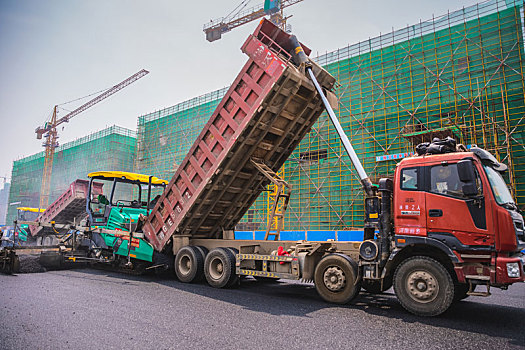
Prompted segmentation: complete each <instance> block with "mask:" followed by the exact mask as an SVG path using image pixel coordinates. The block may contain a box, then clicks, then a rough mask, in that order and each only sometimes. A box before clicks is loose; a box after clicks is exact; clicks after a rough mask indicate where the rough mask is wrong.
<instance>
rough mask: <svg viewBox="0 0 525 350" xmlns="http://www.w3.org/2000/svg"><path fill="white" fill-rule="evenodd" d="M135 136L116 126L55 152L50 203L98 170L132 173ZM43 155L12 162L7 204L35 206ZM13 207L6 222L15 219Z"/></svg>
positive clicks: (66, 144) (63, 146)
mask: <svg viewBox="0 0 525 350" xmlns="http://www.w3.org/2000/svg"><path fill="white" fill-rule="evenodd" d="M135 144H136V134H135V132H134V131H132V130H129V129H125V128H122V127H119V126H111V127H109V128H106V129H103V130H100V131H98V132H95V133H92V134H90V135H87V136H85V137H82V138H79V139H76V140H74V141H71V142H68V143H65V144H63V145H61V146H59V147H58V148H57V149H56V150H55V158H54V162H53V172H52V176H51V192H50V203H52V202H53V201H54V200H55V199H57V198H58V197H59V196H60V195H61V194H62V193H63V192H64V191H65V190H66V189H67V186H69V184H70V183H71V182H73V181H74V180H76V179H87V174H88V173H90V172H92V171H97V170H122V171H132V170H133V162H134V159H135ZM43 167H44V152H39V153H37V154H34V155H31V156H29V157H25V158H22V159H19V160H15V161H14V162H13V172H12V177H11V178H12V183H11V188H10V191H9V202H10V203H13V202H21V204H20V205H18V206H25V207H38V204H39V198H40V188H41V184H42V172H43ZM16 207H17V206H10V207H9V211H8V216H7V223H12V222H13V220H14V219H15V218H16Z"/></svg>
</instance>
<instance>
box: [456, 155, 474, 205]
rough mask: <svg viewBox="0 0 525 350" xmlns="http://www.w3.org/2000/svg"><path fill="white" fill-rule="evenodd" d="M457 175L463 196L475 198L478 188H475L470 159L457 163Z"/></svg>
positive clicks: (472, 166) (472, 164) (472, 165)
mask: <svg viewBox="0 0 525 350" xmlns="http://www.w3.org/2000/svg"><path fill="white" fill-rule="evenodd" d="M458 175H459V179H460V180H461V182H464V183H465V184H464V185H463V187H462V191H463V194H464V195H465V196H467V197H472V196H477V195H478V193H479V192H478V187H477V186H476V171H475V168H474V163H473V162H472V160H471V159H463V160H460V161H459V162H458Z"/></svg>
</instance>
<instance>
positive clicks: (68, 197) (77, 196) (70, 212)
mask: <svg viewBox="0 0 525 350" xmlns="http://www.w3.org/2000/svg"><path fill="white" fill-rule="evenodd" d="M89 186H90V184H89V181H87V180H80V179H77V180H75V181H73V182H72V183H71V184H70V185H69V186H68V188H67V189H66V190H65V191H64V193H62V194H61V195H60V197H58V198H57V199H56V200H55V201H54V202H53V203H52V204H51V205H50V206H49V207H47V208H46V210H45V211H44V212H43V213H42V214H40V215H39V216H38V218H37V219H36V222H38V223H49V222H57V223H61V224H80V221H81V220H82V219H84V218H85V217H86V216H87V214H86V199H87V196H88V192H89ZM91 191H92V194H93V195H94V196H97V195H99V194H102V184H100V183H94V184H93V185H92V188H91ZM29 228H30V230H31V236H33V237H34V236H43V235H45V234H53V229H52V228H51V227H45V226H29ZM44 243H45V242H44ZM51 244H52V242H49V245H51ZM44 245H45V244H44Z"/></svg>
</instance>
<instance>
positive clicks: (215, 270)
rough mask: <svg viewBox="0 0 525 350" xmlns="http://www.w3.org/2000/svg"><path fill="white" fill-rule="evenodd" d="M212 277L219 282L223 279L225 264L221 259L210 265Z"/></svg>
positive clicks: (214, 260)
mask: <svg viewBox="0 0 525 350" xmlns="http://www.w3.org/2000/svg"><path fill="white" fill-rule="evenodd" d="M209 273H210V276H211V277H212V278H213V279H215V280H218V279H220V278H221V277H222V275H223V273H224V263H223V262H222V260H221V259H220V258H215V259H213V260H212V261H211V263H210V270H209Z"/></svg>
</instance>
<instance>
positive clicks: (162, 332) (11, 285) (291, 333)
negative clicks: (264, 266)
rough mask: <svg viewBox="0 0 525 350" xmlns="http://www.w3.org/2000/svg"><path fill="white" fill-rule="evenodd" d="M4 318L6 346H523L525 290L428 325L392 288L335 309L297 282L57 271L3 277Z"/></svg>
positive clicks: (458, 309)
mask: <svg viewBox="0 0 525 350" xmlns="http://www.w3.org/2000/svg"><path fill="white" fill-rule="evenodd" d="M0 321H1V326H0V348H2V349H72V348H75V349H123V348H126V349H170V348H173V349H265V350H267V349H389V350H390V349H476V350H479V349H498V350H500V349H511V348H521V349H523V348H525V284H519V285H514V286H511V287H510V288H509V290H508V291H506V292H504V291H500V290H494V291H493V295H492V296H491V297H489V298H481V297H470V298H468V299H467V300H465V301H462V302H459V303H458V304H456V305H454V306H453V307H452V309H450V310H449V311H447V312H446V313H445V314H443V315H441V316H439V317H435V318H421V317H416V316H413V315H411V314H409V313H407V312H406V311H404V310H403V308H402V307H401V305H400V304H399V303H398V302H397V300H396V299H395V296H394V295H393V293H391V291H389V292H387V293H385V294H382V295H381V296H372V295H369V294H367V293H365V292H363V293H361V294H360V296H359V297H358V298H357V299H356V300H354V301H353V302H352V303H351V304H350V305H347V306H334V305H330V304H326V303H325V302H323V301H322V300H320V298H319V297H318V296H317V293H316V291H315V288H314V287H313V285H308V284H307V285H305V284H300V283H288V282H278V283H262V282H258V281H255V280H253V279H246V280H244V281H243V283H242V285H241V286H240V287H239V288H235V289H214V288H211V287H209V286H207V285H205V284H204V283H201V284H183V283H180V282H178V281H176V280H174V279H169V278H164V279H159V278H158V277H154V276H141V277H131V276H126V275H122V274H118V273H112V272H105V271H99V270H91V269H83V270H69V271H52V272H45V273H32V274H19V275H16V276H8V275H0Z"/></svg>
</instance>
